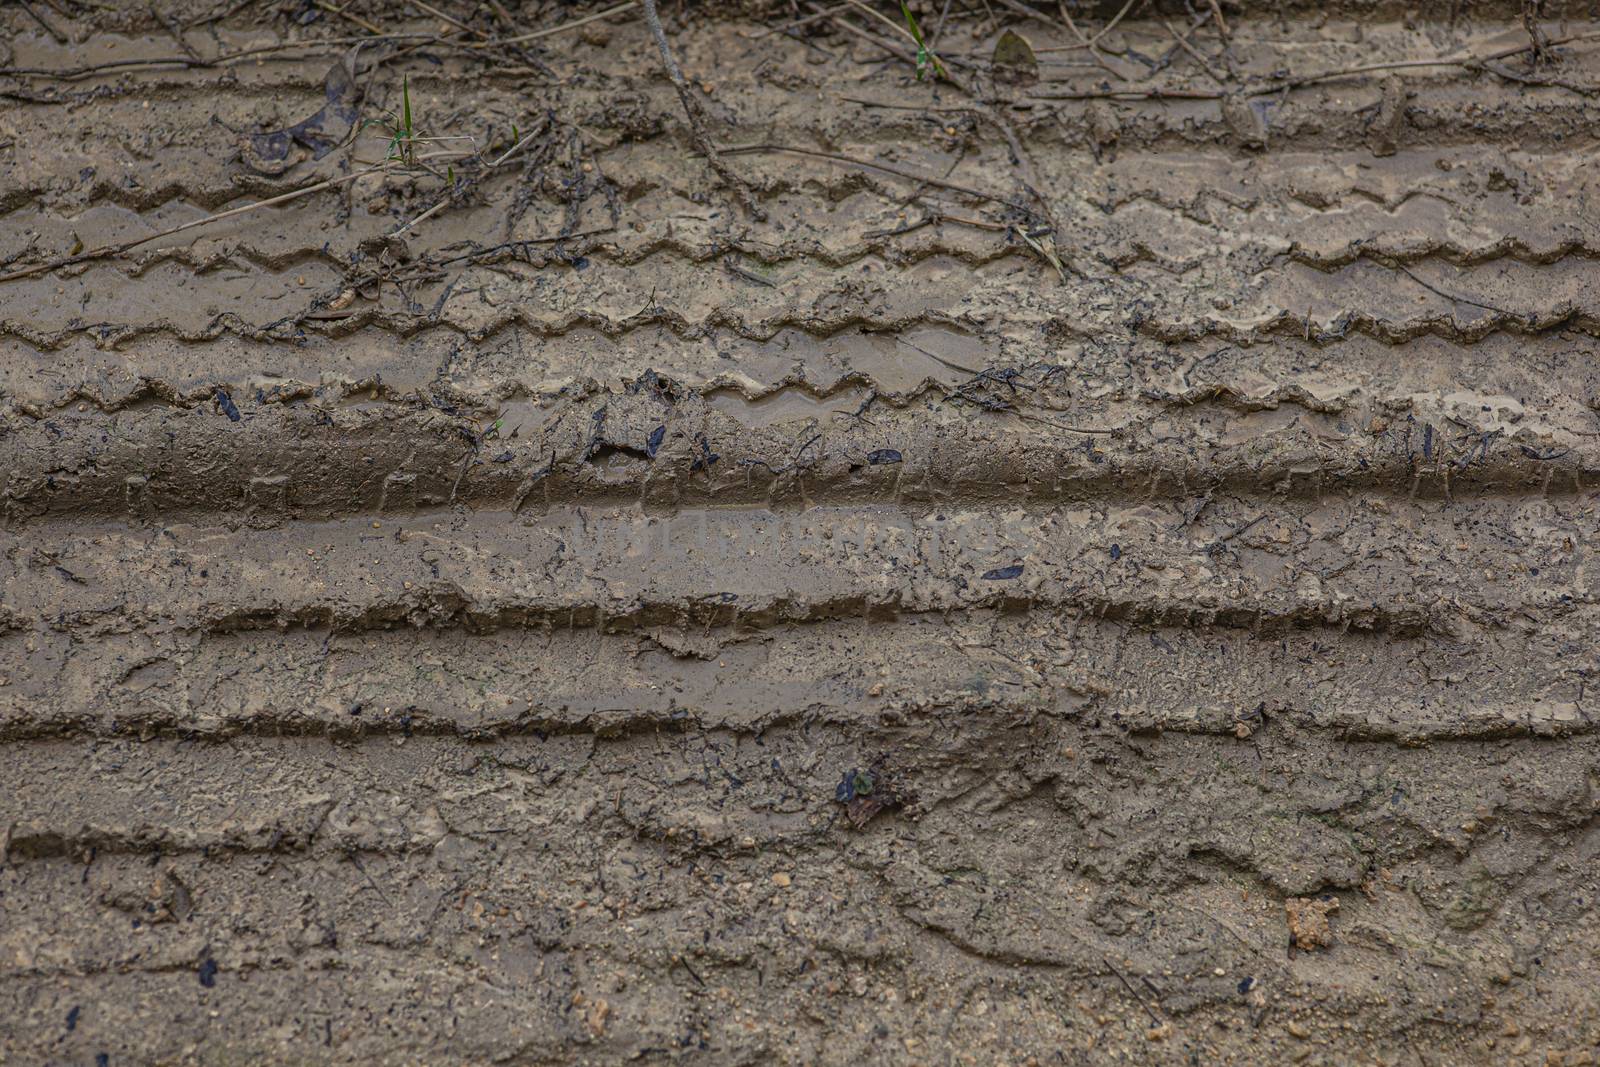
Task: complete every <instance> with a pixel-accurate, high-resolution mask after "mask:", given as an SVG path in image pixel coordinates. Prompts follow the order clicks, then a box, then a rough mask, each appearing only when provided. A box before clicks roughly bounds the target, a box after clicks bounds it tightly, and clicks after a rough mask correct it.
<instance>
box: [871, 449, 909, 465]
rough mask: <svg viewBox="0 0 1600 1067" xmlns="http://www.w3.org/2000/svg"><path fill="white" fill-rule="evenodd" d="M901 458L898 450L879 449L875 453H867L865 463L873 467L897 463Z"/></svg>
mask: <svg viewBox="0 0 1600 1067" xmlns="http://www.w3.org/2000/svg"><path fill="white" fill-rule="evenodd" d="M901 458H902V457H901V455H900V451H899V449H895V448H880V449H878V450H877V451H875V452H868V453H867V462H868V463H870V464H872V465H873V466H874V467H876V466H878V465H879V464H881V463H899V462H900V460H901Z"/></svg>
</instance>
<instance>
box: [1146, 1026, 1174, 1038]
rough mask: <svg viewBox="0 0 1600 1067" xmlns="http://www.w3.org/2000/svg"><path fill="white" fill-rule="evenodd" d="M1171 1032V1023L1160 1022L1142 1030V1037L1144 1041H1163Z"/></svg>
mask: <svg viewBox="0 0 1600 1067" xmlns="http://www.w3.org/2000/svg"><path fill="white" fill-rule="evenodd" d="M1171 1033H1172V1025H1171V1024H1170V1023H1162V1024H1161V1025H1160V1026H1152V1027H1151V1028H1150V1029H1148V1030H1146V1031H1145V1032H1144V1039H1145V1040H1146V1041H1165V1040H1166V1039H1167V1036H1168V1035H1169V1034H1171Z"/></svg>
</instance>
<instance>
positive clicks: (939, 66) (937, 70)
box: [900, 0, 949, 81]
mask: <svg viewBox="0 0 1600 1067" xmlns="http://www.w3.org/2000/svg"><path fill="white" fill-rule="evenodd" d="M900 14H902V15H904V16H905V20H906V29H907V30H909V31H911V39H912V40H913V41H916V42H917V81H921V80H922V76H923V75H924V74H926V73H927V71H928V68H929V67H932V68H933V73H934V76H935V77H938V78H948V77H949V75H948V74H946V73H945V70H944V64H943V63H941V62H939V57H938V56H936V55H934V54H933V52H931V51H930V50H929V49H928V45H927V42H925V41H924V40H923V39H922V27H920V26H918V25H917V17H916V16H915V15H913V14H912V13H911V9H910V8H909V7H907V6H906V0H900Z"/></svg>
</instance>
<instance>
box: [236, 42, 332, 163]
mask: <svg viewBox="0 0 1600 1067" xmlns="http://www.w3.org/2000/svg"><path fill="white" fill-rule="evenodd" d="M356 51H359V49H357V50H353V51H351V52H350V54H349V55H347V56H345V57H344V58H342V59H340V60H338V61H337V62H335V63H334V64H333V66H331V67H329V68H328V73H327V76H326V77H325V78H323V80H322V93H323V97H324V98H325V100H326V102H325V103H324V104H323V105H322V107H321V108H320V109H319V110H318V111H317V113H316V114H314V115H312V116H311V117H310V118H308V119H304V120H302V121H300V122H297V123H295V124H294V125H293V126H287V127H285V128H284V129H281V130H274V131H272V132H270V133H258V134H254V135H252V136H251V137H250V138H249V140H248V143H247V149H248V151H247V152H246V153H245V162H246V164H247V165H248V166H249V167H250V168H251V169H252V170H256V171H260V172H261V173H263V174H282V173H283V172H284V171H286V170H288V169H289V168H290V167H292V166H294V165H295V164H296V163H298V162H300V160H301V159H303V158H304V153H302V152H300V151H298V150H295V146H296V145H300V146H303V147H304V148H307V149H309V150H310V151H311V158H312V159H321V158H322V157H323V156H325V155H327V154H328V153H329V152H331V151H333V150H334V149H335V148H337V147H338V146H339V145H340V144H341V143H342V142H343V141H344V139H345V138H346V137H348V136H350V131H351V130H353V129H354V128H355V125H356V120H357V119H358V118H360V116H361V107H360V105H361V86H360V85H358V84H357V83H356V73H355V63H356Z"/></svg>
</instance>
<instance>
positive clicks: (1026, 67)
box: [994, 30, 1039, 80]
mask: <svg viewBox="0 0 1600 1067" xmlns="http://www.w3.org/2000/svg"><path fill="white" fill-rule="evenodd" d="M994 72H995V75H996V76H997V77H1009V78H1013V79H1019V80H1033V79H1037V78H1038V77H1039V60H1038V57H1037V56H1035V55H1034V54H1033V45H1031V44H1029V43H1028V41H1027V39H1026V38H1025V37H1023V36H1022V35H1021V34H1020V33H1017V32H1016V31H1014V30H1007V31H1006V32H1005V33H1002V34H1001V35H1000V40H998V41H996V42H995V46H994Z"/></svg>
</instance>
